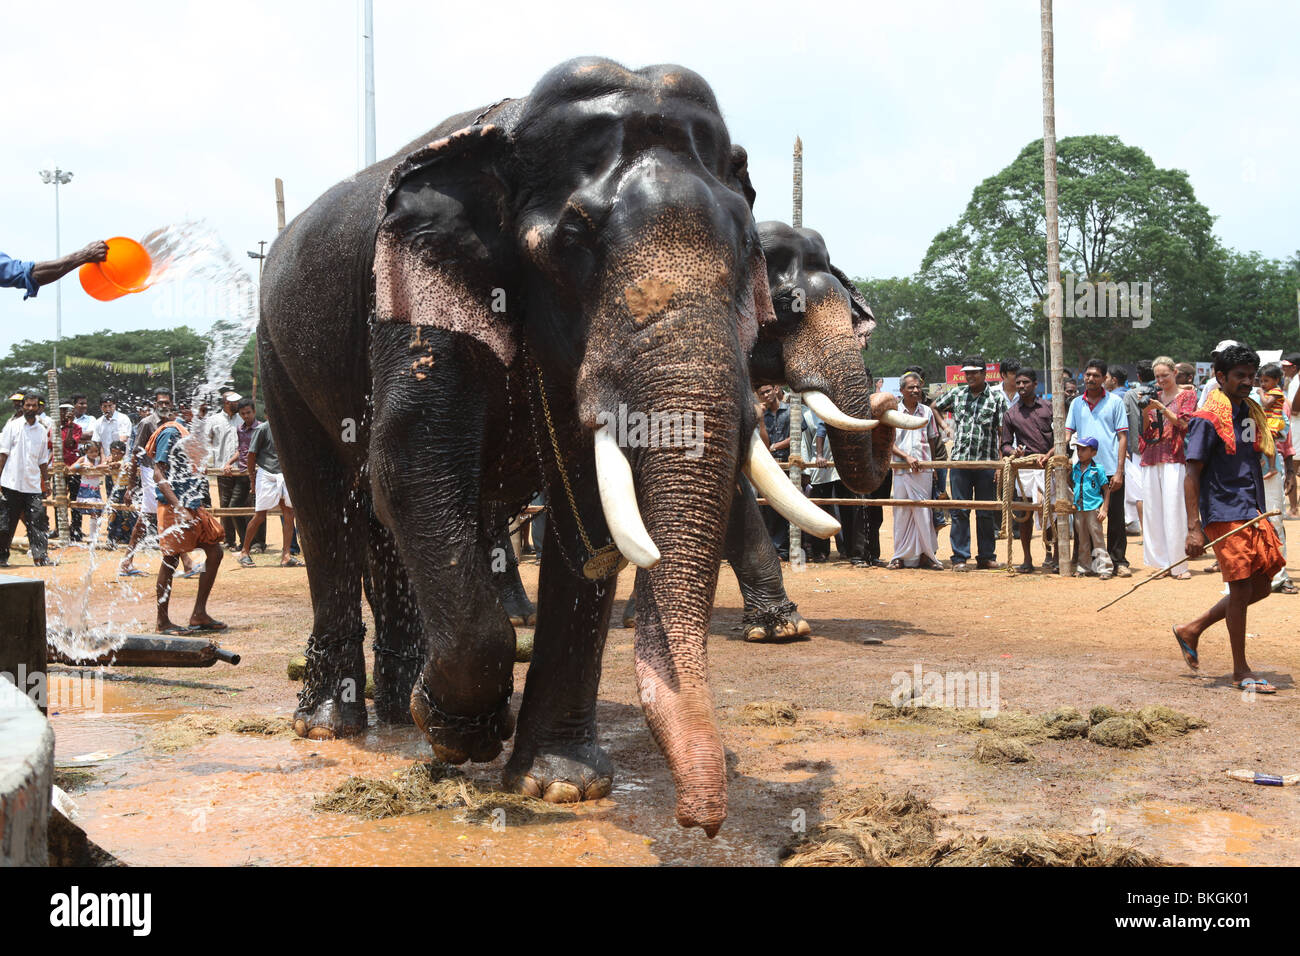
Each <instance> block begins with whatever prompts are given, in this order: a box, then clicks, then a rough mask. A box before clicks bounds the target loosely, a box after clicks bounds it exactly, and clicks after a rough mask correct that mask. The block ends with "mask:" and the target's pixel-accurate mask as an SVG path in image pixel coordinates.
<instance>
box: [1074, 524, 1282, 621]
mask: <svg viewBox="0 0 1300 956" xmlns="http://www.w3.org/2000/svg"><path fill="white" fill-rule="evenodd" d="M1281 513H1282V512H1281V511H1277V510H1274V511H1266V512H1264V513H1263V514H1262V515H1256V516H1255V517H1253V518H1251V519H1250V520H1249V521H1247V522H1246V523H1245V524H1240V525H1237V527H1235V528H1233V529H1232V530H1231V531H1229V532H1228V533H1227V534H1221V535H1219V536H1218V537H1217V538H1215V539H1214V540H1213V541H1209V542H1207V543H1206V545H1205V547H1204V549H1202V551H1201V554H1204V553H1205V552H1206V551H1209V550H1210V549H1211V548H1212V547H1214V546H1215V545H1216V544H1218V543H1219V542H1220V541H1222V540H1223V539H1224V538H1231V537H1232V536H1233V535H1234V534H1236V533H1237V532H1238V531H1244V530H1245V529H1247V528H1249V527H1250V526H1251V525H1253V524H1255V523H1256V522H1259V521H1263V520H1264V519H1265V518H1274V517H1277V516H1278V515H1280V514H1281ZM1186 560H1187V558H1186V557H1181V558H1179V559H1178V560H1177V561H1175V562H1174V563H1173V564H1171V565H1169V567H1167V568H1165V569H1164V570H1163V571H1158V572H1157V573H1155V574H1153V575H1151V577H1149V578H1147V579H1146V580H1145V581H1139V582H1138V583H1137V584H1135V585H1133V586H1132V587H1131V588H1129V589H1128V590H1127V591H1125V592H1124V593H1123V594H1121V595H1120V596H1119V597H1117V598H1115V600H1114V601H1111V602H1110V603H1109V604H1103V605H1102V606H1101V607H1099V608H1097V610H1098V611H1104V610H1106V608H1108V607H1110V605H1111V604H1115V603H1117V602H1119V601H1122V600H1124V599H1125V598H1126V597H1128V596H1129V595H1130V594H1132V593H1133V592H1134V591H1136V590H1137V589H1138V588H1140V587H1141V586H1142V585H1144V584H1150V583H1151V582H1152V581H1155V580H1157V579H1159V578H1163V577H1164V576H1165V575H1166V574H1168V573H1169V572H1170V571H1172V570H1173V569H1174V568H1176V567H1178V565H1180V564H1182V563H1183V562H1185V561H1186Z"/></svg>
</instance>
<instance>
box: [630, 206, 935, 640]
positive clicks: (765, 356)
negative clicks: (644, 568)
mask: <svg viewBox="0 0 1300 956" xmlns="http://www.w3.org/2000/svg"><path fill="white" fill-rule="evenodd" d="M758 232H759V239H760V241H761V243H762V247H763V255H764V257H765V258H766V261H767V278H768V285H769V288H770V289H771V292H772V301H773V307H774V311H775V317H776V318H775V321H773V322H769V323H765V324H764V325H763V326H762V328H760V329H759V334H758V337H757V339H756V340H755V343H754V347H753V349H752V350H751V351H750V354H749V374H750V378H751V380H752V382H753V384H754V385H756V386H757V385H787V386H789V387H790V388H791V389H793V390H794V391H797V392H800V393H802V394H803V397H804V401H805V403H806V404H807V405H808V407H809V408H811V409H812V410H813V411H814V412H816V413H817V414H818V415H819V416H821V418H822V419H823V420H824V421H825V422H826V426H827V428H826V432H827V437H828V439H829V441H830V445H831V453H832V456H833V457H834V459H835V464H836V467H837V469H838V470H839V473H840V477H841V478H842V479H843V481H844V483H845V484H846V485H848V486H849V487H850V488H852V489H853V490H854V491H856V492H859V493H862V494H866V493H869V492H872V491H875V490H876V488H877V487H879V485H880V484H881V482H883V481H884V480H885V476H886V474H887V473H888V470H889V467H890V464H889V463H890V460H891V458H892V454H891V450H892V448H893V444H894V429H895V428H897V427H902V428H918V427H920V426H921V425H922V424H923V423H924V419H920V418H917V417H916V416H913V415H907V414H904V413H902V412H900V411H899V410H898V401H897V399H895V398H894V396H893V395H890V394H888V393H884V392H877V393H874V394H873V393H872V387H871V382H872V376H871V371H870V369H868V368H867V367H866V365H865V363H864V362H863V351H864V350H865V349H866V348H867V345H868V341H869V339H870V335H871V330H872V329H873V328H874V326H875V317H874V316H873V315H872V312H871V307H870V306H869V305H868V304H867V303H866V301H865V299H863V297H862V293H861V292H859V291H858V288H857V286H856V285H854V283H853V281H852V280H851V279H849V278H848V276H846V275H845V274H844V273H843V272H842V271H840V270H839V269H838V268H836V267H835V265H834V263H832V262H831V258H830V254H829V253H828V251H827V249H826V242H825V240H824V239H823V238H822V236H821V234H820V233H818V232H816V231H815V230H812V229H800V228H795V227H793V226H789V225H787V224H785V223H783V222H775V221H773V222H763V223H760V224H759V227H758ZM725 553H726V558H727V561H728V563H729V564H730V565H731V568H732V570H733V571H734V572H735V574H736V580H737V583H738V584H739V585H740V593H741V596H742V597H743V599H744V602H745V607H744V618H743V626H744V629H745V637H746V639H747V640H751V641H755V640H770V639H782V638H790V637H796V636H803V635H806V634H808V633H811V629H810V627H809V625H808V623H807V622H806V621H805V620H804V619H803V617H802V615H800V614H799V611H798V609H797V608H796V606H795V604H794V602H793V601H791V600H790V598H789V595H788V594H787V593H786V590H785V582H784V581H783V580H782V576H781V561H780V559H779V558H778V557H777V554H776V549H775V548H773V547H772V539H771V538H770V537H769V536H768V534H767V529H766V528H765V527H764V525H763V519H762V517H761V515H760V513H759V510H758V504H757V503H756V501H755V499H754V493H753V489H752V488H751V487H750V486H749V485H748V484H747V483H744V482H742V483H741V485H740V488H739V493H738V494H737V495H736V496H735V497H734V498H733V499H732V503H731V515H730V517H729V520H728V526H727V543H726V548H725ZM635 608H636V597H635V595H633V597H632V598H630V599H629V600H628V602H627V604H626V606H625V607H624V609H623V622H624V624H625V625H630V622H632V621H633V620H634V619H635V613H636V611H635Z"/></svg>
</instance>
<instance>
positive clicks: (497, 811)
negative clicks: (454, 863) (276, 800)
mask: <svg viewBox="0 0 1300 956" xmlns="http://www.w3.org/2000/svg"><path fill="white" fill-rule="evenodd" d="M456 807H464V808H465V810H466V813H465V820H466V821H468V822H470V823H477V824H480V825H482V826H494V825H498V826H499V825H511V826H515V825H519V824H524V823H532V822H535V821H537V820H540V819H543V818H555V817H556V816H572V815H573V811H572V810H571V809H569V808H567V807H564V806H562V805H559V804H554V803H547V802H545V801H544V800H537V799H534V798H532V797H526V796H523V795H522V794H518V793H503V792H500V791H495V790H480V789H479V788H478V787H476V786H475V785H474V783H473V782H472V781H471V780H470V779H469V778H468V777H466V776H465V775H464V774H463V773H462V772H461V771H459V770H457V769H455V768H454V767H449V766H447V765H446V764H441V763H417V764H412V765H411V766H409V767H406V768H404V769H402V770H398V771H396V772H395V773H393V775H392V776H391V777H389V778H387V779H375V778H370V777H348V778H347V779H346V780H344V781H343V782H342V783H341V784H339V785H338V786H337V787H335V788H334V790H333V791H332V792H330V793H328V794H326V795H325V796H322V797H318V798H317V799H316V801H315V803H314V804H313V805H312V809H313V810H317V811H321V812H326V813H347V814H351V815H353V816H358V817H361V818H363V819H366V820H382V819H384V818H385V817H399V816H406V815H409V814H412V813H429V812H432V811H434V810H450V809H453V808H456Z"/></svg>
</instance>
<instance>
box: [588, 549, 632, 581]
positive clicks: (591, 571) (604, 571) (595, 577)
mask: <svg viewBox="0 0 1300 956" xmlns="http://www.w3.org/2000/svg"><path fill="white" fill-rule="evenodd" d="M625 567H627V558H625V557H623V554H622V552H620V551H619V550H618V548H616V547H614V546H613V545H612V544H607V545H605V547H603V548H601V549H600V550H599V551H597V552H596V553H595V554H593V555H592V556H591V557H590V558H588V559H587V563H586V564H584V565H583V566H582V576H583V577H584V578H586V579H587V580H588V581H600V580H602V579H604V578H607V577H609V576H610V575H611V574H618V572H620V571H622V570H623V569H624V568H625Z"/></svg>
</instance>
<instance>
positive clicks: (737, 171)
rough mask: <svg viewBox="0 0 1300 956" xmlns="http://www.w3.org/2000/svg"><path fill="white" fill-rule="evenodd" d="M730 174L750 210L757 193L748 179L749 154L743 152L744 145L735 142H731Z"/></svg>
mask: <svg viewBox="0 0 1300 956" xmlns="http://www.w3.org/2000/svg"><path fill="white" fill-rule="evenodd" d="M731 174H732V176H734V177H735V179H736V185H737V187H738V188H739V189H740V192H741V195H743V196H744V197H745V202H747V203H749V208H750V210H751V211H752V210H753V208H754V200H755V199H757V198H758V193H757V192H755V191H754V184H753V183H752V182H750V180H749V154H748V153H747V152H745V147H743V146H740V145H737V144H736V143H732V144H731Z"/></svg>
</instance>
